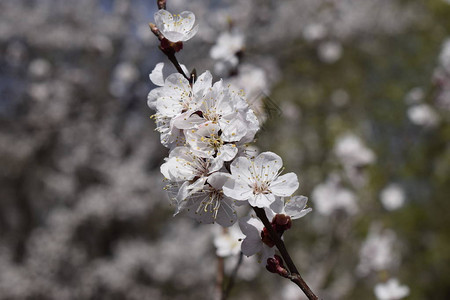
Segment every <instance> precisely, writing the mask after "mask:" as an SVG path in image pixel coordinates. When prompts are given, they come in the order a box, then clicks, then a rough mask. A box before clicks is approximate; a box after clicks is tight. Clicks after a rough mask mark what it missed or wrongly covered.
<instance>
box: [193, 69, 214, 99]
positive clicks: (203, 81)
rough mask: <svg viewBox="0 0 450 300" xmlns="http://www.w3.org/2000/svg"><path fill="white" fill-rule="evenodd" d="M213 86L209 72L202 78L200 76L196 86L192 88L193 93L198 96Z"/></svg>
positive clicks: (202, 75)
mask: <svg viewBox="0 0 450 300" xmlns="http://www.w3.org/2000/svg"><path fill="white" fill-rule="evenodd" d="M211 85H212V75H211V73H210V72H209V71H206V72H204V73H203V74H201V75H200V76H198V78H197V80H196V81H195V83H194V86H193V87H192V91H193V92H194V94H198V93H200V92H203V91H204V90H206V89H208V88H210V87H211Z"/></svg>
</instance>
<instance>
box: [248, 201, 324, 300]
mask: <svg viewBox="0 0 450 300" xmlns="http://www.w3.org/2000/svg"><path fill="white" fill-rule="evenodd" d="M253 210H254V211H255V213H256V216H258V218H259V219H260V220H261V221H262V222H263V224H264V226H265V228H267V231H268V232H269V234H270V237H271V238H272V240H273V242H274V243H275V246H277V248H278V251H280V254H281V257H282V258H283V260H284V261H285V262H286V266H287V267H288V269H289V271H290V273H291V274H290V275H288V278H289V279H290V280H291V281H292V282H293V283H295V284H296V285H298V287H300V288H301V290H302V291H303V292H304V293H305V295H306V296H307V297H308V299H310V300H317V299H319V298H318V297H317V296H316V295H315V294H314V293H313V291H312V290H311V288H310V287H309V286H308V284H307V283H306V282H305V281H304V280H303V278H302V276H301V275H300V272H299V271H298V270H297V267H296V266H295V264H294V261H293V260H292V258H291V256H290V255H289V252H288V251H287V249H286V246H285V245H284V242H283V240H282V239H281V237H280V236H279V235H278V234H277V233H276V231H275V230H274V229H273V227H272V224H271V223H270V221H269V219H267V216H266V213H265V211H264V209H263V208H259V207H253Z"/></svg>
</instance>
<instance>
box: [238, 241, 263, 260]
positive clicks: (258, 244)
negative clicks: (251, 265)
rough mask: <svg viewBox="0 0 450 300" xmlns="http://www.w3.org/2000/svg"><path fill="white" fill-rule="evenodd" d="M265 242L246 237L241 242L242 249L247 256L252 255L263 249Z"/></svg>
mask: <svg viewBox="0 0 450 300" xmlns="http://www.w3.org/2000/svg"><path fill="white" fill-rule="evenodd" d="M262 245H263V242H262V241H261V239H259V240H257V239H251V238H248V237H247V238H245V239H244V240H243V241H242V244H241V251H242V253H244V255H245V256H252V255H255V254H256V253H258V252H260V251H261V248H262Z"/></svg>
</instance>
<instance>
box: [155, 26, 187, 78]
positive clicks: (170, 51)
mask: <svg viewBox="0 0 450 300" xmlns="http://www.w3.org/2000/svg"><path fill="white" fill-rule="evenodd" d="M148 26H149V27H150V30H151V31H152V32H153V34H154V35H155V36H156V37H157V38H158V40H159V41H163V40H164V39H165V37H164V35H163V34H162V33H161V31H160V30H159V29H158V27H156V25H155V24H153V23H149V24H148ZM165 42H168V41H167V39H166V40H165ZM168 43H170V42H168ZM159 49H160V50H161V51H162V52H163V53H164V54H165V55H166V56H167V58H168V59H169V60H170V62H171V63H172V64H173V65H174V67H175V68H176V69H177V71H178V73H180V74H181V75H183V77H184V78H186V79H187V80H188V81H189V77H188V76H187V75H186V74H185V73H184V71H183V69H182V68H181V65H180V63H179V62H178V60H177V58H176V57H175V51H174V49H173V48H172V47H169V48H166V49H165V48H163V47H161V45H160V46H159Z"/></svg>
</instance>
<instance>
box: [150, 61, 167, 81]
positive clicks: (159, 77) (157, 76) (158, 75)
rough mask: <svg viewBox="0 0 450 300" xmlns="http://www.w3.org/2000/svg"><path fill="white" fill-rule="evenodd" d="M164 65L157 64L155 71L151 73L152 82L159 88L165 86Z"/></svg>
mask: <svg viewBox="0 0 450 300" xmlns="http://www.w3.org/2000/svg"><path fill="white" fill-rule="evenodd" d="M163 68H164V63H162V62H161V63H157V64H156V66H155V68H154V69H153V71H152V72H151V73H150V75H149V77H150V80H151V82H153V84H155V85H158V86H164V76H163V72H162V70H163Z"/></svg>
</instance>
